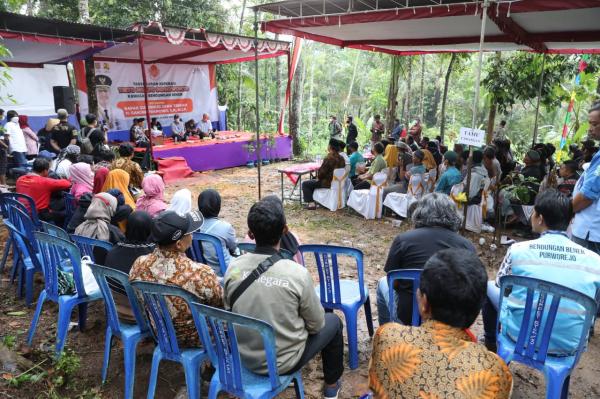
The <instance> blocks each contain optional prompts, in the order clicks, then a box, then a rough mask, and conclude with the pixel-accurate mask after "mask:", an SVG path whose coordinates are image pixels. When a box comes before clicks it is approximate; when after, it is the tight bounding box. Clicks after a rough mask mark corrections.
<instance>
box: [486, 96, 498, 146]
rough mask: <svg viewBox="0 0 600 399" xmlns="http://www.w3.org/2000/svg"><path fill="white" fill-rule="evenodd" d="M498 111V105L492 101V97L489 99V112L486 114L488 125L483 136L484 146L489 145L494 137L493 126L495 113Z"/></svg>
mask: <svg viewBox="0 0 600 399" xmlns="http://www.w3.org/2000/svg"><path fill="white" fill-rule="evenodd" d="M497 111H498V105H497V104H496V101H494V97H492V98H490V112H489V113H488V125H487V131H486V134H485V142H486V144H490V143H491V142H492V139H493V137H494V125H495V124H496V112H497Z"/></svg>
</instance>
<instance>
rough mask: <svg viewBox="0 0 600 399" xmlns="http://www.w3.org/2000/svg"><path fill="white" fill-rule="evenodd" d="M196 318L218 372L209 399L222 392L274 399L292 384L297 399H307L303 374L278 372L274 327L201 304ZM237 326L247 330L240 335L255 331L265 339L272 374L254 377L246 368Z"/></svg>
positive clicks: (196, 305) (195, 311) (194, 305)
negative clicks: (241, 355)
mask: <svg viewBox="0 0 600 399" xmlns="http://www.w3.org/2000/svg"><path fill="white" fill-rule="evenodd" d="M192 314H193V316H194V321H195V322H196V327H197V329H198V331H200V332H201V336H202V344H203V346H204V347H205V348H206V349H207V350H208V354H209V357H210V360H211V362H212V364H213V365H214V367H215V369H216V371H215V374H214V375H213V377H212V380H211V382H210V390H209V392H208V397H209V399H216V398H217V395H218V394H219V392H221V391H225V392H227V393H229V394H230V395H234V396H236V397H238V398H243V399H259V398H261V399H267V398H274V397H276V396H277V395H278V394H279V393H281V392H283V391H284V390H285V389H286V388H287V387H288V386H289V385H290V383H291V382H292V381H293V382H294V388H295V390H296V397H297V398H304V387H303V385H302V371H301V370H299V371H297V372H295V373H293V374H289V375H279V373H278V371H277V348H276V346H275V333H274V331H273V327H271V325H269V324H268V323H266V322H264V321H261V320H257V319H253V318H250V317H247V316H242V315H238V314H235V313H231V312H227V311H225V310H221V309H216V308H213V307H210V306H207V305H201V304H199V303H192ZM234 326H240V327H243V328H244V331H243V332H242V331H240V330H238V333H240V334H247V331H248V330H254V331H255V332H256V333H258V334H260V335H261V336H262V339H263V345H264V350H265V356H266V359H267V368H268V371H269V374H268V375H267V376H263V375H258V374H254V373H253V372H251V371H250V370H248V369H247V368H245V367H244V366H243V364H242V362H241V360H240V353H239V349H238V342H237V337H236V331H235V328H234Z"/></svg>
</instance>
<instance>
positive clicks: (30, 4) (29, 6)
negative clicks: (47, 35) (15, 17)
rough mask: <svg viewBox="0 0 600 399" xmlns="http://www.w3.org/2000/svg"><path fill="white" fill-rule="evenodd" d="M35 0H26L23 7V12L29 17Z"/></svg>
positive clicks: (31, 14) (33, 8)
mask: <svg viewBox="0 0 600 399" xmlns="http://www.w3.org/2000/svg"><path fill="white" fill-rule="evenodd" d="M35 3H36V0H27V6H26V7H25V14H26V15H29V16H30V17H32V16H33V11H34V10H35Z"/></svg>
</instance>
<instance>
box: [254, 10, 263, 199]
mask: <svg viewBox="0 0 600 399" xmlns="http://www.w3.org/2000/svg"><path fill="white" fill-rule="evenodd" d="M254 80H255V82H254V93H255V100H256V161H257V162H258V199H259V200H260V199H261V197H262V186H261V181H260V172H261V170H260V169H261V166H262V165H261V164H262V159H261V158H262V157H261V154H260V151H261V145H260V113H259V112H258V106H259V98H258V11H257V10H256V8H255V9H254Z"/></svg>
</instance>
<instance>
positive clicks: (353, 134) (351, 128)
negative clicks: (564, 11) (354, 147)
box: [346, 116, 358, 145]
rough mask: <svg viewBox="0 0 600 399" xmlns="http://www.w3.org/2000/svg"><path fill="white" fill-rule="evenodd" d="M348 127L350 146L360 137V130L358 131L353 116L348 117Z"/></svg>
mask: <svg viewBox="0 0 600 399" xmlns="http://www.w3.org/2000/svg"><path fill="white" fill-rule="evenodd" d="M346 125H347V128H348V134H347V135H346V145H348V144H350V143H353V142H355V141H356V138H357V137H358V129H356V125H355V124H354V119H353V118H352V117H351V116H348V118H347V119H346Z"/></svg>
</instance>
